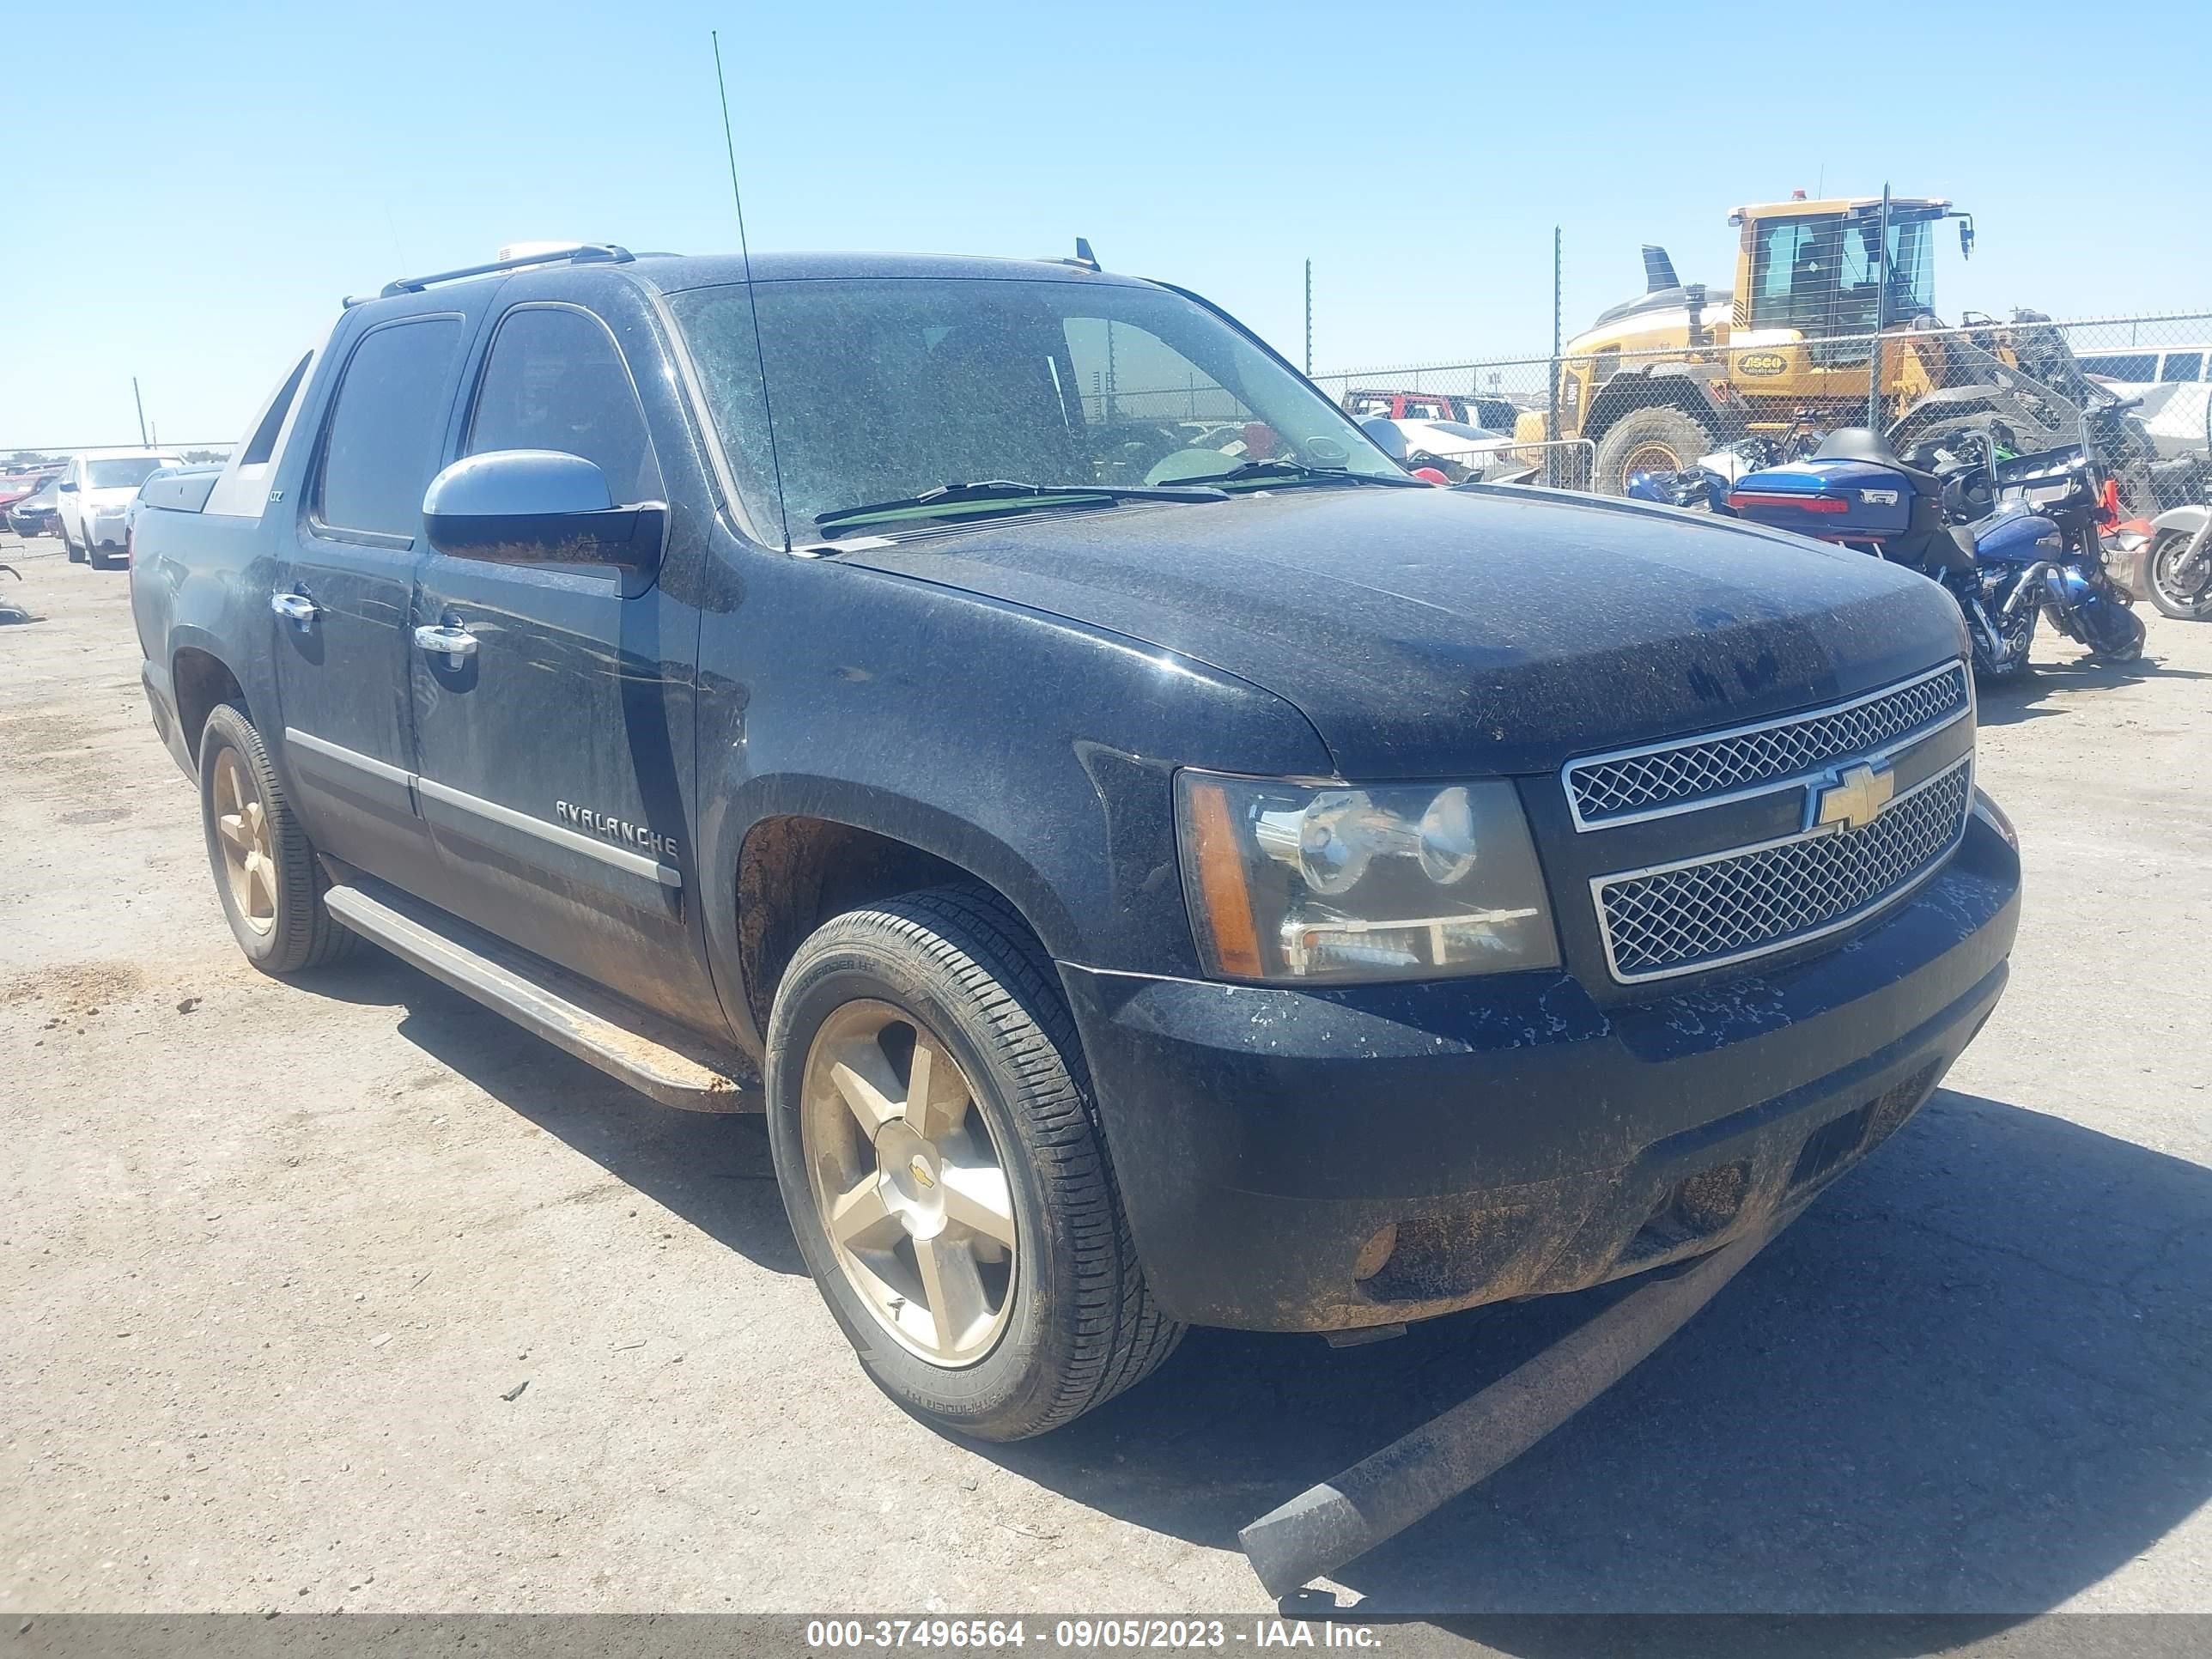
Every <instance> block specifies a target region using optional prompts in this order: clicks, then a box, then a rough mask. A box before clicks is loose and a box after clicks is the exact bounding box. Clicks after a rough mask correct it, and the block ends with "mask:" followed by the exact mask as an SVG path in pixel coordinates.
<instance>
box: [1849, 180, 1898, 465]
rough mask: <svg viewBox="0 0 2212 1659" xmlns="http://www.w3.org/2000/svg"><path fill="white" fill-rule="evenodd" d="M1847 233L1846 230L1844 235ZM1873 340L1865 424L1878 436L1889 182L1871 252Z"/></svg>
mask: <svg viewBox="0 0 2212 1659" xmlns="http://www.w3.org/2000/svg"><path fill="white" fill-rule="evenodd" d="M1844 234H1846V235H1848V234H1850V233H1849V232H1848V231H1846V232H1845V233H1844ZM1874 264H1875V283H1874V340H1873V343H1872V344H1871V345H1870V346H1869V349H1868V351H1867V425H1868V427H1869V428H1870V429H1872V430H1873V431H1874V432H1875V433H1876V434H1877V435H1879V434H1880V433H1881V428H1882V427H1883V425H1884V422H1883V420H1882V418H1881V412H1882V411H1881V331H1882V330H1883V329H1885V328H1887V327H1888V326H1889V181H1888V180H1887V179H1884V180H1883V181H1882V185H1881V229H1880V231H1879V232H1878V233H1877V234H1876V235H1875V250H1874Z"/></svg>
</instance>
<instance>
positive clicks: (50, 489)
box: [8, 472, 62, 541]
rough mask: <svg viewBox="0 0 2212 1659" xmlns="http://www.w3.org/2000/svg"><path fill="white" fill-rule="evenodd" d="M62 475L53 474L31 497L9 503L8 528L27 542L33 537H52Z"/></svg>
mask: <svg viewBox="0 0 2212 1659" xmlns="http://www.w3.org/2000/svg"><path fill="white" fill-rule="evenodd" d="M61 482H62V478H61V474H60V473H58V472H56V473H52V474H51V475H49V476H48V477H47V479H46V482H45V483H42V484H40V486H39V487H38V488H37V489H33V491H32V492H31V493H30V494H29V495H26V496H24V497H23V498H22V499H21V501H14V502H11V503H9V507H8V528H9V529H10V530H12V531H14V532H15V533H16V534H17V535H18V536H21V537H22V538H24V539H25V540H26V541H28V540H29V539H30V538H32V537H33V536H51V535H52V534H53V533H54V520H55V518H56V515H57V513H58V509H59V507H60V503H61Z"/></svg>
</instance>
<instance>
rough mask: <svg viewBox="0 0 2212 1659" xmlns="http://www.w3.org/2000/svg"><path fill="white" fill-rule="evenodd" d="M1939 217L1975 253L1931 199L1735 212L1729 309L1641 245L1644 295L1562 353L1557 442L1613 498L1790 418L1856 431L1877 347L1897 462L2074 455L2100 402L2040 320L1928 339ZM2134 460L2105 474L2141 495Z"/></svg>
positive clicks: (1864, 416) (1837, 200) (1953, 214)
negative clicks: (2004, 447)
mask: <svg viewBox="0 0 2212 1659" xmlns="http://www.w3.org/2000/svg"><path fill="white" fill-rule="evenodd" d="M1946 219H1955V220H1957V221H1958V222H1959V246H1960V252H1961V253H1964V254H1969V255H1970V254H1971V253H1972V250H1973V243H1974V231H1973V219H1972V216H1970V215H1967V214H1964V213H1961V212H1960V211H1959V210H1957V209H1956V208H1954V207H1953V206H1952V204H1950V203H1948V202H1947V201H1943V200H1942V199H1940V198H1937V197H1889V198H1888V200H1887V202H1885V201H1884V199H1883V198H1882V197H1878V196H1875V197H1867V196H1858V197H1830V198H1826V199H1823V200H1820V201H1807V200H1805V199H1803V197H1802V194H1801V195H1800V196H1799V197H1794V198H1792V199H1791V200H1790V201H1787V202H1776V203H1770V204H1764V205H1757V206H1751V207H1740V208H1737V209H1736V210H1735V211H1734V212H1732V213H1730V214H1729V223H1730V224H1731V225H1734V226H1736V227H1737V228H1739V229H1740V231H1741V236H1740V238H1739V240H1738V243H1737V252H1736V266H1735V289H1734V291H1733V293H1731V294H1728V295H1712V294H1711V293H1710V292H1709V291H1708V290H1707V289H1706V288H1705V285H1704V284H1703V283H1684V282H1682V281H1681V280H1680V278H1679V277H1677V276H1676V275H1675V273H1674V262H1673V261H1672V260H1671V259H1670V258H1668V254H1667V251H1666V250H1665V249H1664V248H1660V247H1652V246H1646V247H1645V248H1644V273H1645V277H1646V283H1647V285H1646V289H1645V291H1644V293H1642V294H1640V295H1637V296H1636V297H1635V298H1634V299H1632V300H1628V301H1624V302H1623V303H1621V304H1620V305H1617V306H1614V307H1611V308H1610V309H1609V310H1607V311H1606V312H1605V313H1603V314H1602V315H1601V316H1600V317H1599V318H1598V319H1597V321H1596V323H1595V325H1592V326H1591V327H1590V328H1589V329H1588V330H1586V331H1583V333H1581V334H1578V335H1577V336H1576V337H1574V338H1573V339H1572V340H1571V341H1569V342H1568V343H1567V344H1566V347H1565V351H1564V353H1563V355H1562V356H1561V358H1560V361H1559V363H1558V364H1557V365H1556V366H1555V371H1554V372H1555V373H1556V374H1558V377H1559V384H1558V406H1557V416H1556V418H1557V432H1556V435H1557V436H1558V437H1559V438H1562V439H1573V438H1586V439H1589V441H1591V443H1592V444H1593V445H1595V459H1594V461H1592V462H1590V463H1589V465H1592V466H1593V467H1594V470H1595V477H1593V478H1591V479H1590V480H1589V483H1590V484H1591V485H1592V486H1593V487H1594V488H1595V489H1599V490H1601V491H1603V492H1605V493H1607V494H1610V495H1619V494H1620V493H1622V491H1623V490H1624V489H1626V486H1627V483H1628V479H1629V477H1631V475H1632V474H1634V473H1638V472H1665V471H1680V470H1682V469H1684V468H1686V467H1688V466H1691V465H1695V463H1696V462H1697V460H1698V459H1699V457H1700V456H1702V455H1705V454H1707V453H1711V452H1712V451H1714V450H1717V449H1718V448H1719V447H1722V446H1723V444H1726V443H1730V442H1733V441H1735V440H1737V439H1740V438H1743V437H1747V436H1751V435H1758V434H1762V433H1763V434H1779V433H1781V432H1783V431H1784V430H1786V429H1787V428H1790V425H1791V423H1792V422H1793V421H1795V420H1796V419H1797V418H1798V417H1799V416H1801V415H1803V416H1808V417H1809V418H1810V419H1811V420H1813V421H1814V422H1817V423H1819V424H1821V425H1825V426H1828V427H1836V426H1844V425H1851V426H1857V425H1864V424H1867V423H1868V416H1869V399H1868V383H1869V379H1870V378H1871V376H1872V374H1873V362H1874V359H1875V355H1876V354H1875V346H1876V343H1877V338H1876V337H1877V336H1879V345H1880V359H1881V369H1880V374H1881V397H1880V398H1879V400H1878V404H1877V406H1876V410H1875V413H1876V416H1877V418H1876V420H1875V425H1877V426H1878V427H1880V428H1883V429H1884V430H1885V432H1886V435H1887V436H1888V438H1889V440H1890V441H1891V443H1892V444H1893V447H1898V448H1899V449H1904V448H1907V447H1911V445H1912V444H1915V443H1917V442H1921V441H1925V440H1927V439H1929V438H1930V437H1939V438H1940V436H1941V435H1942V434H1944V433H1946V432H1948V431H1954V430H1960V429H1965V428H1973V427H1976V426H1979V425H1987V424H1990V423H1992V422H1997V423H2001V424H2002V428H2003V430H2004V433H2005V434H2006V435H2007V441H2008V442H2014V443H2016V444H2017V447H2021V448H2023V449H2025V448H2034V447H2042V446H2044V445H2046V444H2055V443H2062V442H2065V441H2069V440H2070V439H2071V438H2073V437H2074V436H2075V435H2076V434H2077V432H2078V430H2079V428H2080V425H2081V411H2082V410H2083V409H2084V408H2086V407H2090V406H2092V405H2093V404H2095V403H2096V402H2097V401H2098V400H2099V398H2100V394H2099V393H2098V392H2095V391H2094V390H2093V388H2092V387H2091V386H2090V385H2089V383H2088V382H2087V380H2085V379H2084V377H2083V376H2082V374H2081V369H2080V367H2079V365H2078V364H2076V363H2075V361H2074V356H2073V353H2072V352H2071V351H2070V350H2069V349H2068V348H2067V345H2066V342H2065V338H2064V337H2063V334H2062V333H2061V332H2060V331H2058V330H2057V329H2056V328H2053V327H2051V326H2049V319H2047V318H2044V317H2041V316H2039V315H2037V314H2036V313H2028V312H2021V313H2015V314H2014V317H2013V319H2012V320H2011V321H2010V322H2008V323H2000V322H1997V321H1996V320H1995V319H1990V318H1979V319H1969V322H1968V325H1967V326H1966V328H1965V329H1964V330H1960V331H1947V332H1943V333H1940V334H1931V333H1929V332H1928V331H1930V330H1934V329H1937V328H1939V327H1941V326H1942V325H1940V324H1939V323H1938V322H1937V320H1936V317H1935V315H1934V307H1935V298H1936V296H1935V283H1934V273H1935V258H1934V254H1935V248H1934V243H1935V237H1936V230H1937V228H1938V226H1939V225H1940V224H1941V222H1942V221H1944V220H1946ZM1885 227H1887V235H1886V236H1885ZM1552 420H1553V416H1552V414H1551V413H1550V412H1549V411H1534V412H1529V413H1524V414H1523V415H1522V416H1521V418H1520V420H1519V421H1518V422H1516V428H1515V436H1516V438H1517V439H1519V440H1520V441H1522V442H1523V443H1530V442H1534V441H1536V440H1538V439H1540V438H1543V437H1546V436H1547V435H1552V434H1551V432H1550V426H1551V422H1552ZM2123 424H2125V425H2128V426H2132V425H2133V424H2134V423H2133V422H2123ZM2142 452H2143V453H2142V455H2141V456H2140V457H2134V456H2121V457H2116V458H2115V459H2118V460H2119V461H2121V462H2122V463H2123V476H2127V474H2128V473H2130V472H2134V473H2136V474H2137V475H2138V476H2139V477H2141V480H2142V483H2143V484H2144V485H2145V486H2146V487H2147V486H2148V463H2149V461H2150V460H2151V459H2154V452H2153V450H2152V449H2151V447H2150V445H2149V442H2148V439H2145V440H2143V442H2142ZM2130 462H2135V463H2138V465H2127V464H2128V463H2130ZM1558 466H1559V463H1558V462H1555V463H1554V467H1555V469H1556V468H1557V467H1558ZM1572 481H1573V482H1576V483H1580V482H1582V480H1581V479H1579V478H1576V479H1573V480H1572Z"/></svg>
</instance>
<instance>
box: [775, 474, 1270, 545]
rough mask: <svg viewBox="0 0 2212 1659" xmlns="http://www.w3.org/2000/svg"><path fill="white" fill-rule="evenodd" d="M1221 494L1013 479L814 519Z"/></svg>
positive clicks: (824, 523) (947, 488) (823, 522)
mask: <svg viewBox="0 0 2212 1659" xmlns="http://www.w3.org/2000/svg"><path fill="white" fill-rule="evenodd" d="M1228 499H1229V497H1228V495H1227V494H1226V493H1225V492H1224V491H1222V490H1218V489H1209V488H1205V487H1203V486H1201V487H1200V488H1197V489H1191V488H1188V487H1180V486H1179V487H1176V488H1173V489H1166V488H1161V489H1154V488H1150V487H1139V486H1136V485H1129V484H1096V483H1091V484H1079V483H1067V484H1036V483H1021V482H1020V481H1019V480H1018V479H1014V478H978V479H975V481H973V482H972V483H949V484H939V486H938V487H937V488H936V489H925V490H923V491H922V492H921V494H920V495H902V496H900V497H898V498H897V499H896V500H895V501H870V502H869V503H868V504H867V505H866V506H865V507H838V508H836V509H835V510H834V511H832V512H829V513H817V514H815V517H814V526H815V528H816V529H817V530H820V531H823V532H828V531H829V530H830V529H832V528H833V527H835V526H839V525H851V524H862V523H866V521H867V520H871V519H887V518H895V517H906V516H909V515H919V514H921V513H927V512H928V511H930V510H931V509H932V508H934V507H964V506H967V505H969V503H971V502H978V501H1036V502H1039V503H1041V504H1050V503H1053V502H1056V501H1227V500H1228Z"/></svg>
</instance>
